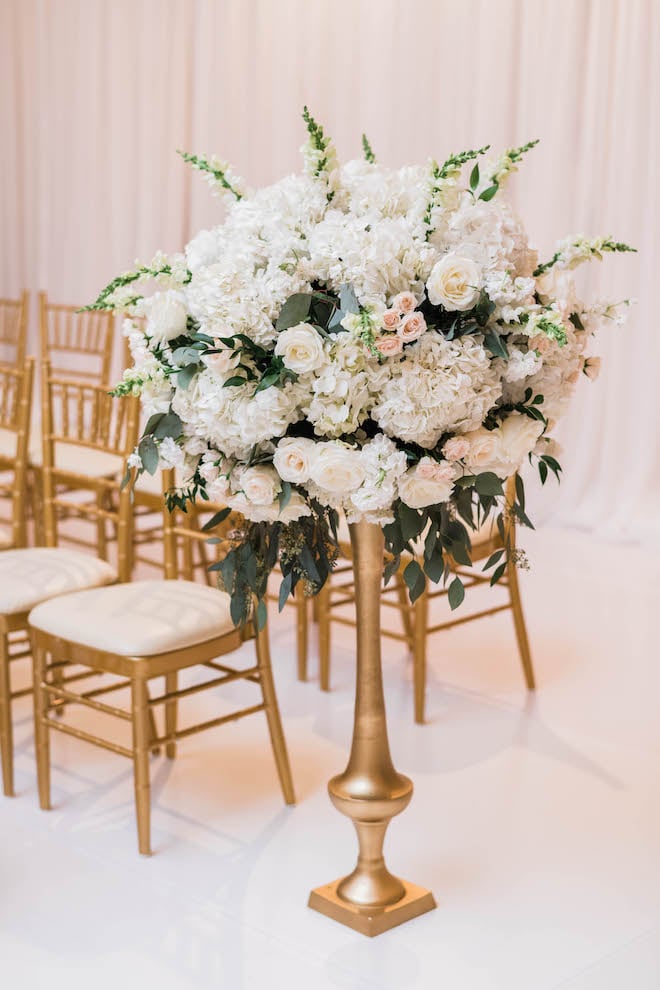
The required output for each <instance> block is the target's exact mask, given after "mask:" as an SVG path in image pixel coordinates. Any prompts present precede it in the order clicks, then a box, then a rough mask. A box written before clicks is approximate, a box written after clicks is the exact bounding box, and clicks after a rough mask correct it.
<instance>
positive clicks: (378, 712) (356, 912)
mask: <svg viewBox="0 0 660 990" xmlns="http://www.w3.org/2000/svg"><path fill="white" fill-rule="evenodd" d="M349 528H350V533H351V544H352V548H353V568H354V572H355V602H356V613H357V665H356V693H355V719H354V724H353V741H352V745H351V753H350V757H349V760H348V765H347V766H346V769H345V770H344V772H343V773H341V774H339V775H338V776H336V777H333V778H332V780H331V781H330V783H329V784H328V791H329V793H330V798H331V800H332V803H333V804H334V805H335V807H336V808H337V810H338V811H340V812H341V813H342V814H344V815H346V816H347V817H348V818H350V819H351V820H352V821H353V824H354V826H355V830H356V832H357V837H358V860H357V865H356V867H355V869H354V870H353V872H352V873H351V874H349V876H347V877H344V879H342V880H340V881H337V882H335V883H333V884H329V885H327V886H326V887H320V888H318V889H317V890H315V891H313V892H312V895H311V897H310V907H313V908H314V909H315V910H318V911H321V912H322V913H323V914H326V915H328V916H329V917H332V918H334V919H335V920H336V921H341V922H342V923H344V924H346V925H349V926H350V927H352V928H355V929H357V930H358V931H361V932H363V933H364V934H367V935H376V934H379V933H380V932H382V931H385V930H386V929H388V928H391V927H393V926H394V925H397V924H401V923H402V922H403V921H407V920H410V918H413V917H415V916H416V915H419V914H421V913H423V912H424V911H428V910H430V909H431V908H433V907H435V902H434V900H433V896H432V895H431V894H430V893H429V892H428V891H425V890H422V889H421V888H419V887H414V886H413V885H412V884H407V883H405V882H404V881H402V880H399V879H398V878H397V877H395V876H393V875H392V874H391V873H390V872H389V870H388V869H387V866H386V865H385V860H384V857H383V842H384V839H385V833H386V831H387V826H388V825H389V823H390V820H391V819H392V818H393V817H394V816H395V815H398V814H400V813H401V812H402V811H403V810H404V809H405V808H406V807H407V805H408V803H409V802H410V798H411V797H412V790H413V786H412V782H411V781H410V780H409V778H408V777H405V776H403V774H400V773H397V771H396V770H395V769H394V766H393V764H392V758H391V755H390V747H389V742H388V738H387V721H386V714H385V697H384V692H383V676H382V667H381V652H380V595H381V579H382V570H383V547H384V539H383V531H382V529H381V527H380V526H376V525H374V524H372V523H367V522H364V521H363V522H359V523H355V524H352V525H351V526H350V527H349Z"/></svg>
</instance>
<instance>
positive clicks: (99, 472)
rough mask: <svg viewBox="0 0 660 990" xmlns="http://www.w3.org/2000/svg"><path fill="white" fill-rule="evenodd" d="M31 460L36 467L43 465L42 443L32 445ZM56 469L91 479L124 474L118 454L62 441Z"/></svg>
mask: <svg viewBox="0 0 660 990" xmlns="http://www.w3.org/2000/svg"><path fill="white" fill-rule="evenodd" d="M29 460H30V464H33V465H34V466H35V467H41V465H42V464H43V457H42V452H41V443H40V442H39V443H33V442H31V443H30V454H29ZM55 467H56V468H57V469H58V470H59V471H66V472H67V474H79V475H81V476H82V477H89V478H113V477H115V475H118V474H121V473H122V472H123V462H122V459H121V457H119V456H118V455H117V454H108V453H106V451H105V450H97V449H96V448H95V447H81V446H80V445H79V444H76V443H65V442H64V441H62V440H60V441H58V442H56V444H55Z"/></svg>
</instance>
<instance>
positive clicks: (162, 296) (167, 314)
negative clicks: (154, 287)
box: [144, 290, 188, 343]
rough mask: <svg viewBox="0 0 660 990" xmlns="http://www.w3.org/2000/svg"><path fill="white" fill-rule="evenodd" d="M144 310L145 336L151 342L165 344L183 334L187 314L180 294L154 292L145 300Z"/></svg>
mask: <svg viewBox="0 0 660 990" xmlns="http://www.w3.org/2000/svg"><path fill="white" fill-rule="evenodd" d="M144 308H145V310H146V314H147V335H148V336H149V337H151V338H152V339H153V340H156V341H158V342H159V343H165V342H166V341H168V340H173V339H174V338H175V337H178V336H179V335H180V334H182V333H184V332H185V330H186V326H187V322H188V312H187V310H186V306H185V303H184V301H183V296H182V294H181V293H180V292H176V291H174V290H172V291H169V292H156V293H155V294H154V295H153V296H151V298H150V299H146V300H145V304H144Z"/></svg>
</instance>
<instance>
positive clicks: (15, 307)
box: [0, 292, 29, 369]
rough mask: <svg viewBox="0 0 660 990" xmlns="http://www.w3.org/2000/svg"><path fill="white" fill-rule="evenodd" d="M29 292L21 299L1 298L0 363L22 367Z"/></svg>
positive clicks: (23, 294)
mask: <svg viewBox="0 0 660 990" xmlns="http://www.w3.org/2000/svg"><path fill="white" fill-rule="evenodd" d="M28 302H29V296H28V293H27V292H23V293H22V295H21V297H20V299H0V363H1V364H9V365H12V366H13V367H14V368H19V369H20V368H22V367H23V363H24V361H25V345H26V340H27V321H28Z"/></svg>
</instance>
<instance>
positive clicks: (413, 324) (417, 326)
mask: <svg viewBox="0 0 660 990" xmlns="http://www.w3.org/2000/svg"><path fill="white" fill-rule="evenodd" d="M425 331H426V320H425V319H424V317H423V316H422V314H421V313H408V315H407V316H404V318H403V319H402V320H401V326H400V327H399V329H398V330H397V334H398V335H399V337H400V338H401V340H402V341H403V343H404V344H410V343H411V342H412V341H413V340H419V338H420V337H421V336H422V334H423V333H424V332H425Z"/></svg>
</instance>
